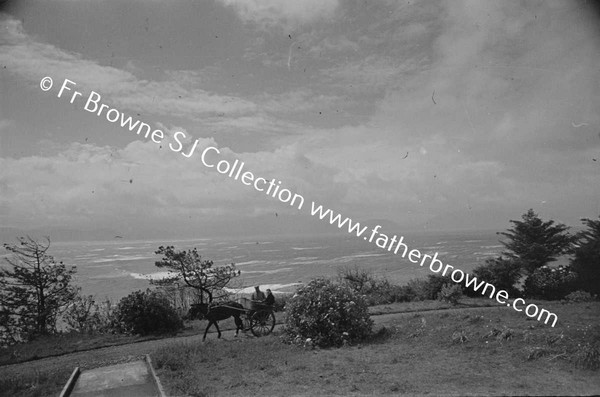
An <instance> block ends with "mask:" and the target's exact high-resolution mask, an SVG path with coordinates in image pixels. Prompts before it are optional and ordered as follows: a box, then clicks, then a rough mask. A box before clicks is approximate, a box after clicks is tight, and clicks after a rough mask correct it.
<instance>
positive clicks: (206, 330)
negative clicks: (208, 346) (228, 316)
mask: <svg viewBox="0 0 600 397" xmlns="http://www.w3.org/2000/svg"><path fill="white" fill-rule="evenodd" d="M212 324H213V321H209V322H208V325H207V326H206V329H205V330H204V337H203V338H202V342H204V340H205V339H206V334H207V333H208V329H209V328H210V326H211V325H212ZM216 324H217V323H215V325H216ZM217 329H219V328H217Z"/></svg>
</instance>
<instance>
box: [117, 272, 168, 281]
mask: <svg viewBox="0 0 600 397" xmlns="http://www.w3.org/2000/svg"><path fill="white" fill-rule="evenodd" d="M177 274H178V273H173V272H156V273H148V274H142V273H129V276H131V277H133V278H136V279H139V280H161V279H163V278H167V277H173V276H176V275H177Z"/></svg>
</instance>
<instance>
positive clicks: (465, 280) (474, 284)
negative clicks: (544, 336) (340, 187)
mask: <svg viewBox="0 0 600 397" xmlns="http://www.w3.org/2000/svg"><path fill="white" fill-rule="evenodd" d="M52 85H53V80H52V78H51V77H48V76H47V77H44V78H42V79H41V81H40V88H41V89H42V91H49V90H50V89H51V88H52ZM75 87H76V83H75V82H74V81H71V80H69V79H64V81H63V83H62V86H61V88H60V90H59V92H58V95H57V97H58V98H63V97H64V98H69V96H70V99H69V102H70V103H74V102H75V101H78V102H79V101H81V102H83V101H82V100H83V99H84V98H85V96H84V95H83V93H82V92H80V91H77V90H75V89H74V88H75ZM63 95H64V96H63ZM101 100H102V97H101V95H100V94H99V93H97V92H95V91H91V92H90V93H89V95H87V98H86V99H85V104H84V105H83V109H84V110H85V111H87V112H90V113H92V114H95V115H96V116H99V117H104V118H106V120H107V121H108V122H111V123H113V124H118V125H120V126H121V127H122V128H125V129H127V130H128V131H130V132H135V133H136V135H138V136H143V137H144V138H145V139H150V140H151V141H152V142H154V143H156V144H160V143H162V141H163V139H164V138H165V133H164V131H162V130H161V129H158V128H156V129H153V128H152V127H150V124H148V123H144V122H142V121H141V120H136V119H133V118H132V117H131V116H127V115H125V114H124V113H123V112H121V111H119V110H118V109H115V108H114V107H110V106H109V105H107V104H105V103H103V102H101ZM186 138H187V137H186V134H185V132H183V131H176V132H175V133H173V136H172V139H173V140H174V141H175V142H174V143H175V145H173V142H170V143H169V149H171V150H172V151H173V152H175V153H179V154H181V155H182V156H184V157H186V158H190V157H192V155H193V154H194V153H195V151H196V148H197V146H198V142H199V140H198V139H196V140H195V141H194V143H193V144H192V145H191V147H187V148H184V144H183V142H185V141H186ZM220 155H221V151H220V150H219V149H218V148H216V147H214V146H209V147H206V148H204V149H203V150H202V152H200V159H201V161H202V164H203V165H204V166H205V167H207V168H210V169H214V170H215V171H217V172H218V173H220V174H223V175H227V176H228V177H230V178H231V179H233V180H235V181H239V182H241V183H242V184H244V185H246V186H250V187H253V188H254V189H255V190H256V191H258V192H261V193H263V194H265V195H267V196H270V197H272V198H275V199H277V200H279V201H280V202H282V203H284V204H287V205H289V206H292V207H296V208H297V209H298V210H302V209H303V208H304V203H305V200H304V197H303V196H302V195H300V194H298V193H294V192H292V191H291V190H289V189H287V188H285V187H284V186H282V182H281V181H280V180H276V179H275V178H265V177H263V176H259V175H256V174H255V173H254V172H252V171H250V170H248V169H246V164H245V163H244V162H243V161H240V160H238V159H235V161H233V162H230V161H228V160H226V159H224V158H221V157H220ZM310 215H311V216H313V217H315V216H316V217H318V218H319V219H320V220H322V221H325V222H329V223H330V224H331V225H335V226H337V227H338V228H339V229H340V230H347V232H348V233H349V234H351V235H354V236H356V237H358V238H360V237H362V238H363V239H364V240H365V241H368V242H369V243H372V242H375V245H377V247H379V248H381V249H384V250H386V251H388V252H393V253H394V255H400V256H402V258H406V259H408V260H409V261H410V262H411V263H415V264H419V266H421V267H429V270H430V271H431V272H433V273H441V275H442V276H446V275H448V274H449V275H450V278H451V279H452V281H454V282H455V283H459V284H462V285H464V286H465V287H466V288H472V289H473V291H475V292H477V291H481V295H488V296H489V298H490V299H496V301H497V302H498V303H500V304H502V305H506V306H508V307H512V308H513V309H514V310H515V311H518V312H525V315H527V316H528V317H531V318H536V319H537V320H538V321H544V323H545V324H548V322H550V321H551V323H552V327H554V326H555V325H556V322H557V321H558V316H557V315H556V314H554V313H551V312H549V311H548V310H546V309H540V308H539V307H538V306H537V305H535V304H533V303H531V304H529V305H525V303H526V302H525V300H524V299H521V298H516V299H514V300H512V301H511V300H510V299H509V294H508V292H507V291H505V290H496V287H494V286H493V285H492V284H490V283H487V282H485V281H483V280H481V281H479V280H477V277H474V276H472V275H470V274H468V273H465V272H463V271H462V270H460V269H458V268H455V267H454V266H451V265H448V264H446V265H444V264H443V263H442V261H441V260H439V259H438V253H437V252H436V253H434V254H433V255H429V254H422V253H421V252H420V251H419V250H417V249H409V247H408V245H406V243H405V242H404V236H400V237H398V236H396V235H394V236H392V237H391V238H390V237H389V236H388V235H387V234H384V233H382V232H381V231H380V230H381V226H380V225H377V226H375V227H374V228H372V229H369V227H368V226H364V225H361V224H360V223H359V222H354V221H353V220H352V219H350V218H348V217H343V216H342V214H340V213H337V214H336V213H335V212H334V211H332V210H331V209H324V208H323V206H322V205H319V204H317V203H315V202H314V201H311V208H310ZM367 230H369V232H367ZM365 233H367V234H365Z"/></svg>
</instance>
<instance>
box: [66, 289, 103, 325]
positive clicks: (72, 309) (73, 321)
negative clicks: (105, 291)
mask: <svg viewBox="0 0 600 397" xmlns="http://www.w3.org/2000/svg"><path fill="white" fill-rule="evenodd" d="M63 318H64V320H65V322H66V323H67V325H68V326H69V327H70V328H71V329H73V330H74V331H77V332H81V333H93V332H96V331H97V330H98V329H99V328H100V326H101V323H102V322H101V318H100V310H99V308H98V305H97V304H96V301H95V300H94V297H93V296H92V295H87V296H81V295H77V297H76V298H75V299H74V300H73V302H72V303H71V304H70V305H69V306H68V307H67V310H66V311H65V313H64V315H63Z"/></svg>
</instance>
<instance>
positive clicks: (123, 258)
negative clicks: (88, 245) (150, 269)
mask: <svg viewBox="0 0 600 397" xmlns="http://www.w3.org/2000/svg"><path fill="white" fill-rule="evenodd" d="M151 258H154V257H153V256H139V255H137V256H136V255H114V256H113V257H112V258H101V259H95V260H93V261H92V263H106V262H120V261H139V260H142V259H151Z"/></svg>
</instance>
